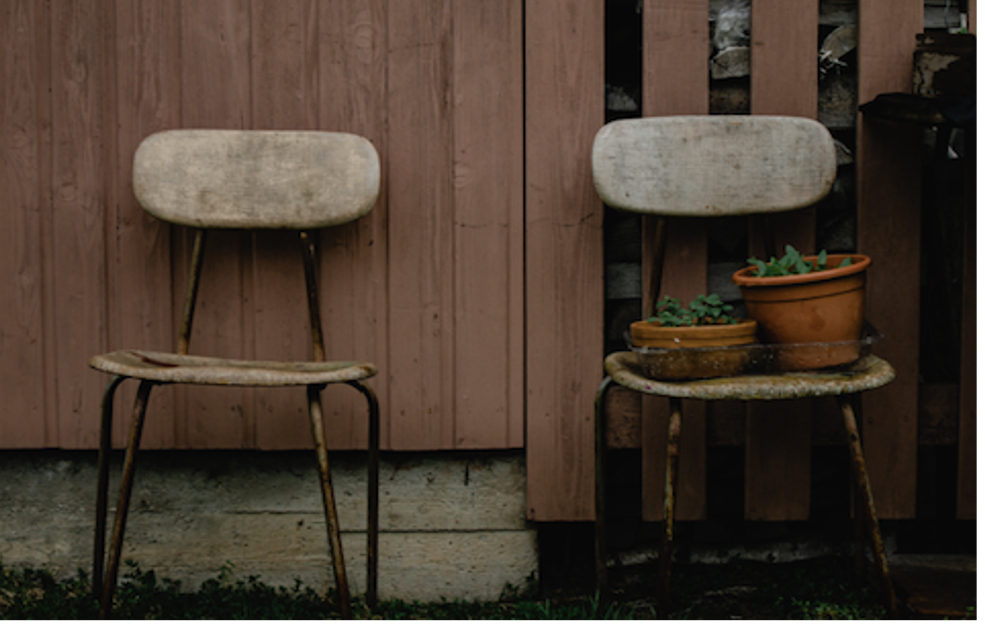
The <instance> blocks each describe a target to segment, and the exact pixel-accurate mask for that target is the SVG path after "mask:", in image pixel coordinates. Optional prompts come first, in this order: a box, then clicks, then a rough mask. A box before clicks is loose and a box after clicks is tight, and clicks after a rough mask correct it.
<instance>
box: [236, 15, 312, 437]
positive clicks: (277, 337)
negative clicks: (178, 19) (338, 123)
mask: <svg viewBox="0 0 985 629" xmlns="http://www.w3.org/2000/svg"><path fill="white" fill-rule="evenodd" d="M251 8H252V20H251V29H250V30H251V40H252V45H251V46H252V50H251V55H252V59H253V63H252V64H251V77H250V82H251V85H252V99H253V124H252V127H253V128H255V129H315V128H317V127H318V120H317V115H318V112H317V102H318V37H317V29H318V25H319V23H318V20H317V19H316V15H317V13H316V11H317V6H316V3H314V2H313V1H312V0H290V1H283V0H264V1H260V2H257V1H254V2H253V3H252V5H251ZM301 269H302V266H301V254H300V246H299V243H298V235H297V234H296V233H294V232H292V231H287V232H256V233H255V234H253V269H252V274H253V277H252V282H253V313H254V314H253V317H254V318H253V322H254V326H255V330H254V343H255V351H256V358H257V359H260V360H312V358H313V354H312V346H311V331H310V324H309V322H308V304H307V296H306V291H305V285H304V276H303V275H302V271H301ZM255 396H256V397H255V399H256V441H257V445H258V446H259V447H261V448H264V449H272V450H280V449H284V450H292V449H305V448H310V447H311V445H312V440H311V428H310V425H309V423H308V407H307V398H306V396H305V394H304V392H303V390H302V389H300V388H297V389H295V388H288V389H277V388H261V389H258V390H257V391H256V392H255ZM322 398H323V399H324V400H325V402H326V406H328V405H329V403H330V401H331V398H330V394H323V395H322Z"/></svg>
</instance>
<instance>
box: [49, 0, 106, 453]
mask: <svg viewBox="0 0 985 629" xmlns="http://www.w3.org/2000/svg"><path fill="white" fill-rule="evenodd" d="M104 7H105V3H104V2H83V1H78V0H59V1H57V2H52V4H51V34H52V35H51V41H52V50H53V52H52V89H51V97H52V110H51V116H52V142H53V148H54V151H53V154H52V190H53V199H52V213H53V217H54V218H53V221H52V228H53V232H52V246H53V254H52V262H53V263H54V265H55V266H54V275H53V277H52V282H53V297H54V303H53V308H54V317H55V321H56V329H55V338H54V339H53V341H54V342H55V343H56V347H55V357H54V358H55V361H56V364H55V370H56V377H57V383H58V386H57V391H56V392H55V394H56V395H57V411H56V412H57V414H58V443H59V445H60V446H62V447H67V448H92V447H95V446H96V444H97V443H98V442H99V431H98V420H97V421H95V422H94V421H92V419H93V418H98V416H99V407H100V399H101V394H102V388H103V386H105V378H104V377H103V376H102V375H101V374H99V373H98V372H96V371H93V370H91V369H88V368H86V367H85V365H87V364H88V362H89V358H90V357H92V356H93V355H95V354H98V353H101V352H103V351H105V350H106V348H107V343H106V341H107V339H106V319H105V315H106V312H105V305H106V264H105V258H104V256H105V251H106V234H105V229H106V216H105V213H104V207H105V197H104V194H105V191H104V190H103V184H104V182H103V177H104V170H103V169H104V167H105V157H106V156H105V154H104V151H103V150H102V145H101V143H100V142H98V141H94V140H93V139H94V138H101V137H103V134H104V133H106V134H108V135H107V138H106V139H107V141H108V142H111V138H112V137H113V134H112V130H111V129H107V128H106V127H107V125H106V124H105V121H104V120H103V117H102V114H103V111H102V105H103V101H102V95H103V93H104V92H105V90H106V88H107V85H106V70H107V67H108V64H107V60H106V59H105V56H104V55H105V54H106V53H107V51H106V50H105V48H104V40H103V39H101V38H100V37H93V36H92V34H93V33H101V32H103V31H102V30H101V29H103V27H104V25H103V24H102V23H101V22H102V18H103V9H104ZM110 126H111V125H110Z"/></svg>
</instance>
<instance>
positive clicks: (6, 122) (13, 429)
mask: <svg viewBox="0 0 985 629" xmlns="http://www.w3.org/2000/svg"><path fill="white" fill-rule="evenodd" d="M44 17H46V13H45V12H44V11H43V10H42V9H41V7H40V5H38V4H37V3H35V2H30V1H27V0H25V1H18V2H6V3H4V4H3V6H2V7H0V37H2V38H3V41H4V42H5V45H4V46H3V47H0V73H2V76H3V77H4V80H3V85H2V86H0V190H3V191H4V194H3V198H2V199H0V304H3V308H0V417H3V418H5V421H3V422H0V443H2V444H3V447H5V448H42V447H45V446H46V445H53V444H50V443H49V441H48V439H46V430H45V427H46V425H45V419H46V414H47V413H46V411H47V410H49V409H47V408H46V406H47V405H46V400H47V399H48V393H49V391H50V389H49V388H48V387H47V386H46V384H47V383H46V379H45V370H44V358H45V353H44V349H45V336H44V332H45V330H44V326H43V324H44V317H43V312H42V304H43V298H44V295H43V288H44V275H43V273H44V269H43V266H42V265H43V258H42V251H43V250H44V247H43V242H42V221H41V216H42V212H44V211H45V210H46V207H45V206H46V205H47V204H46V202H45V195H44V193H43V192H42V190H44V189H45V188H47V186H48V182H47V181H45V180H43V176H44V174H45V173H44V172H43V171H42V170H41V164H42V160H43V158H44V154H43V147H42V133H43V131H42V129H43V127H44V126H45V121H44V116H45V113H46V112H45V109H44V104H43V102H42V100H41V99H42V95H46V94H47V88H48V85H47V84H46V81H47V74H46V72H45V68H44V67H42V60H43V58H42V57H40V55H39V54H38V52H39V48H40V47H41V46H44V47H47V46H48V40H47V28H44V27H45V26H46V25H45V24H44V22H43V21H42V19H43V18H44ZM39 18H42V19H39ZM50 410H51V411H53V410H54V409H50Z"/></svg>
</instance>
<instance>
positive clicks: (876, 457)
mask: <svg viewBox="0 0 985 629" xmlns="http://www.w3.org/2000/svg"><path fill="white" fill-rule="evenodd" d="M922 31H923V3H922V2H920V1H919V0H906V1H902V0H859V35H858V38H859V39H858V63H859V76H858V92H859V102H860V103H866V102H869V101H871V100H872V99H874V98H875V97H876V96H877V95H878V94H881V93H884V92H910V91H911V89H912V78H911V73H912V66H913V50H914V47H915V45H916V34H917V33H920V32H922ZM857 155H858V158H857V162H856V164H857V173H858V174H857V181H858V232H859V238H858V240H859V250H860V251H862V252H864V253H866V254H867V255H869V256H870V257H871V258H872V260H873V264H872V267H870V269H869V271H868V282H867V287H866V299H867V305H866V310H867V313H868V318H869V320H870V321H871V322H872V324H873V325H874V326H875V327H876V329H878V330H879V331H880V332H882V333H883V334H884V335H885V340H884V341H882V342H880V344H879V346H878V347H877V351H878V353H879V355H880V356H882V357H884V358H885V359H886V360H888V361H889V362H890V363H891V364H892V365H893V367H894V368H895V369H896V380H895V381H894V382H892V383H891V384H889V385H887V386H885V387H882V388H881V389H878V390H876V391H871V392H869V393H866V394H864V396H863V402H862V417H863V422H862V423H863V425H862V440H863V443H864V446H865V454H866V464H867V466H868V471H869V477H870V479H871V482H872V491H873V494H874V495H875V503H876V507H877V509H878V514H879V517H882V518H912V517H914V515H915V509H916V473H917V391H918V382H919V360H918V358H919V344H918V343H919V338H920V333H919V332H920V325H919V324H920V313H919V309H918V308H917V307H916V306H915V304H919V303H920V256H919V251H920V210H921V202H920V177H921V158H920V137H919V130H918V129H917V128H916V127H914V126H913V125H904V124H894V123H888V122H880V121H876V120H872V119H867V118H866V117H865V116H859V124H858V152H857ZM901 304H912V305H913V306H912V307H901Z"/></svg>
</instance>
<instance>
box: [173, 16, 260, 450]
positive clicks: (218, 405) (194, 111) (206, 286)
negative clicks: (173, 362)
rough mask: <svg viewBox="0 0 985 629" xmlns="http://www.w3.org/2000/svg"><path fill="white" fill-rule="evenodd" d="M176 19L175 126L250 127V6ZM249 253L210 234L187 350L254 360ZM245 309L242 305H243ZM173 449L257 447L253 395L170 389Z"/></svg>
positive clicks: (180, 275) (184, 240)
mask: <svg viewBox="0 0 985 629" xmlns="http://www.w3.org/2000/svg"><path fill="white" fill-rule="evenodd" d="M180 13H181V125H182V126H183V127H188V128H218V129H239V128H248V127H249V126H250V125H251V124H252V113H251V106H250V103H251V78H250V3H249V1H248V0H219V1H216V2H209V3H202V2H195V1H194V0H185V1H184V2H182V4H181V6H180ZM173 233H174V236H175V237H174V238H173V240H172V243H173V244H172V250H173V254H172V255H173V260H174V295H175V313H176V316H175V320H176V321H180V320H181V308H182V303H181V300H182V299H183V298H184V295H185V286H186V282H187V278H188V261H189V260H190V256H191V240H190V230H186V229H183V228H175V229H174V230H173ZM251 247H252V243H251V241H250V239H249V237H248V236H245V235H244V234H241V233H239V232H223V231H217V232H213V233H211V234H210V236H209V239H208V244H207V246H206V251H205V269H204V274H203V276H202V284H201V289H200V292H199V301H198V307H197V309H196V314H195V325H194V331H193V333H192V339H191V346H190V350H191V352H192V353H196V354H202V355H206V356H225V357H230V358H253V355H254V354H253V339H252V331H253V317H252V294H251V292H252V282H251V281H250V278H251V274H250V273H251ZM244 303H245V304H246V305H245V306H244ZM175 398H176V399H175V404H176V406H177V408H178V409H181V410H183V412H180V411H179V413H178V416H177V425H176V434H177V445H178V447H209V448H242V447H252V446H253V445H254V444H255V435H254V423H255V419H254V417H255V415H254V402H253V400H254V391H253V390H252V389H230V388H225V387H191V386H189V387H176V388H175Z"/></svg>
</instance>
